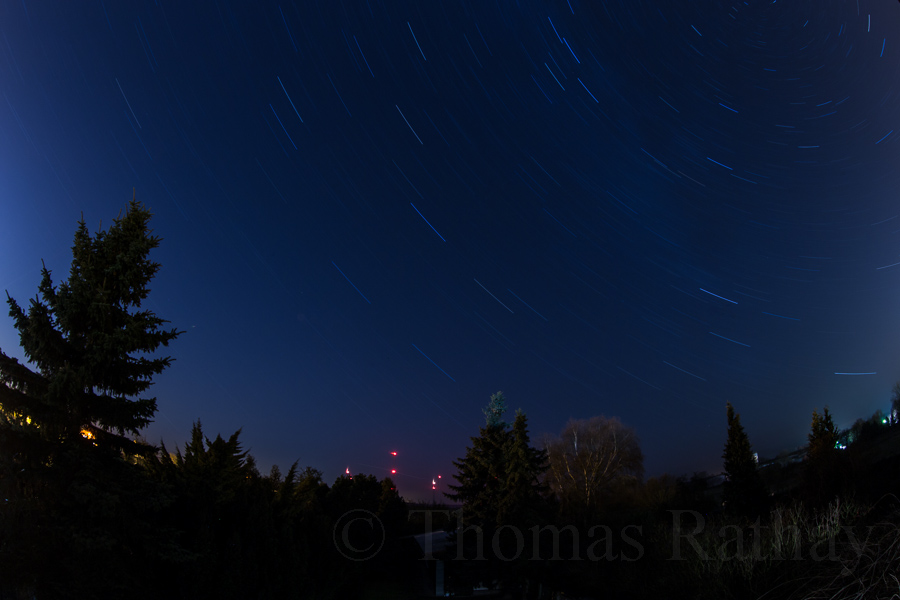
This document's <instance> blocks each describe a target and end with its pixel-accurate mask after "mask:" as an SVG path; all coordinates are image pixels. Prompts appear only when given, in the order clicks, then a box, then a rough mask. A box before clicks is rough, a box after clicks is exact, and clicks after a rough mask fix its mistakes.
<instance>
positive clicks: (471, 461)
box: [445, 392, 548, 591]
mask: <svg viewBox="0 0 900 600" xmlns="http://www.w3.org/2000/svg"><path fill="white" fill-rule="evenodd" d="M505 408H506V401H505V398H504V397H503V394H502V393H501V392H498V393H496V394H494V395H493V396H491V402H490V403H489V404H488V406H487V408H486V409H485V410H484V414H485V426H484V427H482V428H481V429H480V435H479V436H478V437H473V438H471V439H472V445H471V446H470V447H468V448H466V455H465V457H463V458H461V459H459V460H458V461H454V463H453V464H454V465H455V466H456V468H457V469H458V472H457V474H456V475H454V478H455V479H456V481H457V485H450V486H448V487H449V488H450V490H452V491H451V492H450V493H445V495H446V496H447V497H448V498H450V499H451V500H455V501H457V502H461V503H462V505H463V513H462V514H463V518H462V521H461V522H460V523H459V528H458V529H457V534H456V537H455V539H454V544H457V545H459V544H461V547H460V546H457V548H456V550H454V554H456V555H457V556H458V555H459V554H460V553H461V554H462V555H464V556H466V557H468V558H477V557H479V556H482V555H484V557H485V558H486V559H487V562H485V563H471V564H470V565H469V566H474V567H476V568H471V569H466V568H464V567H465V565H457V566H459V567H460V568H459V569H456V570H455V574H454V575H455V577H456V579H457V580H465V579H468V580H470V582H469V583H470V584H474V583H477V581H476V580H481V581H482V582H486V581H485V580H486V579H496V580H499V581H502V582H503V583H504V585H505V586H507V587H517V586H518V585H520V584H521V582H522V581H523V580H524V579H525V578H526V577H527V576H528V575H529V574H528V573H527V572H525V571H524V570H523V569H522V568H521V567H522V566H523V565H524V564H525V563H524V562H523V561H527V560H528V559H529V558H530V557H531V556H532V555H533V552H532V550H533V546H532V544H531V541H532V533H531V531H530V528H531V527H534V526H535V525H538V526H540V525H544V524H546V522H547V521H546V519H547V507H548V504H547V501H546V498H545V497H544V493H545V492H546V491H547V490H546V487H545V486H544V484H543V483H541V475H542V474H543V473H544V472H545V471H546V469H547V456H546V453H545V452H544V451H543V450H536V449H535V448H533V447H531V444H530V439H529V435H528V420H527V418H526V417H525V415H524V413H522V412H518V413H517V414H516V419H515V421H514V422H513V425H512V427H511V428H510V426H509V425H507V424H506V423H505V422H504V421H503V420H502V415H503V412H504V411H505ZM473 525H474V526H476V527H478V528H480V530H481V534H482V535H481V539H480V540H479V537H478V531H476V530H468V529H467V528H469V527H470V526H473ZM460 531H462V540H460V539H459V534H460ZM495 534H497V537H496V539H495ZM495 541H496V543H495ZM479 544H480V547H479ZM479 564H480V565H482V566H481V567H480V568H479V567H478V565H479ZM457 591H459V590H457Z"/></svg>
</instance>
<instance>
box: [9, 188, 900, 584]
mask: <svg viewBox="0 0 900 600" xmlns="http://www.w3.org/2000/svg"><path fill="white" fill-rule="evenodd" d="M149 220H150V213H149V212H148V211H147V210H146V209H144V207H143V206H141V205H140V204H138V203H136V202H134V201H132V203H131V205H130V206H129V209H128V211H127V212H126V214H125V215H124V216H121V217H120V218H119V219H116V220H115V221H114V222H113V224H112V226H110V227H109V229H108V230H106V231H100V232H98V233H96V234H94V235H91V234H90V233H89V232H88V230H87V227H86V226H85V224H84V223H83V222H82V223H80V224H79V227H78V229H77V231H76V235H75V244H74V247H73V263H72V268H71V271H70V274H69V277H68V279H67V280H66V281H64V282H62V283H60V284H59V285H54V284H53V281H52V279H51V274H50V273H49V271H47V270H46V269H44V270H43V278H42V281H41V284H40V287H39V295H38V297H37V298H36V299H34V300H32V301H31V302H30V304H29V305H28V307H27V310H26V309H24V308H22V307H21V306H20V305H19V304H18V303H17V302H16V301H15V300H14V299H11V298H10V299H9V300H8V303H9V307H10V315H11V316H12V318H13V320H14V324H15V327H16V329H17V330H18V332H19V336H20V341H21V346H22V349H23V351H24V354H25V356H26V357H27V359H28V363H27V364H22V363H19V362H18V361H17V360H15V359H13V358H10V357H8V356H7V355H6V354H4V353H3V352H2V351H0V599H7V598H9V599H20V598H21V599H24V598H29V599H30V598H37V599H40V600H44V599H54V598H74V597H78V598H103V599H105V598H126V597H127V598H192V599H193V598H217V599H220V598H221V599H224V598H241V599H243V598H422V597H428V596H429V595H432V596H433V595H434V594H435V591H436V590H440V591H443V592H444V593H447V594H451V595H455V596H461V597H464V596H474V595H481V596H488V595H493V596H494V597H508V598H533V599H545V598H546V599H550V598H553V599H556V598H562V597H567V598H576V597H585V598H653V599H665V598H709V599H714V598H715V599H726V598H797V599H799V598H829V599H863V598H900V581H898V577H900V531H898V525H900V500H898V496H900V426H898V423H897V414H898V412H897V411H898V409H900V387H897V388H895V390H894V399H893V406H892V410H891V412H890V414H889V415H884V414H881V413H876V414H875V415H873V416H872V417H871V418H869V419H867V420H862V419H861V420H859V421H857V423H856V424H855V425H854V426H853V427H852V428H851V429H849V430H847V431H843V432H842V431H839V430H838V429H837V428H836V427H835V425H834V423H833V421H832V417H831V415H830V414H829V412H828V409H827V408H826V409H824V411H823V412H822V413H821V414H820V413H819V412H818V411H814V412H813V415H812V423H811V427H810V433H809V444H808V446H807V447H806V448H805V449H803V450H802V451H798V452H796V453H793V454H787V455H784V456H780V457H777V458H776V459H774V460H772V461H762V462H759V461H757V459H756V456H755V455H754V453H753V451H752V447H751V444H750V440H749V437H748V435H747V433H746V432H745V431H744V429H743V427H742V425H741V422H740V416H739V415H738V414H737V413H736V411H735V410H734V408H733V407H732V406H731V405H727V406H726V411H725V415H724V416H725V420H724V421H723V441H724V453H723V459H724V465H725V475H724V477H723V478H717V477H709V476H706V475H704V474H695V475H694V476H693V477H691V478H689V479H688V478H684V477H683V478H680V479H675V478H672V477H669V476H663V477H658V478H651V479H649V480H646V481H645V480H644V473H643V454H642V452H641V449H640V443H639V440H638V439H637V436H636V435H635V432H634V430H633V429H631V428H629V427H627V426H625V425H624V424H622V423H621V422H619V421H618V420H617V419H615V418H606V417H595V418H592V419H588V420H582V421H571V422H570V423H569V424H568V425H566V427H565V428H564V429H563V430H562V432H561V433H560V434H559V435H558V436H555V437H547V438H545V439H543V440H540V441H539V442H537V443H533V442H532V440H531V438H530V434H529V431H528V420H527V417H526V415H524V414H523V413H521V412H518V413H516V414H515V416H514V418H513V420H512V422H506V421H505V420H504V416H505V414H506V399H505V398H504V397H503V394H501V393H497V394H495V395H493V396H492V397H491V400H490V403H489V404H488V406H487V408H486V409H485V411H484V412H485V425H484V427H482V428H481V430H480V431H479V432H478V435H477V436H475V437H473V438H472V442H471V445H470V446H469V447H468V448H467V449H466V451H465V455H464V456H463V457H461V458H460V459H459V460H458V461H457V462H456V467H457V469H458V473H457V475H456V476H455V478H456V484H455V485H452V486H451V487H450V490H451V492H450V493H449V494H448V498H449V499H450V500H452V501H453V502H454V503H455V504H454V506H453V508H452V509H451V508H450V507H446V506H438V505H431V506H412V505H408V504H407V503H406V502H405V501H404V500H403V499H401V498H400V496H399V495H398V493H397V490H396V489H395V487H394V484H393V482H392V481H391V480H390V479H388V478H385V479H381V480H379V479H377V478H376V477H374V476H372V475H365V474H357V475H353V476H352V477H351V476H350V475H346V476H342V477H339V478H338V479H337V480H336V481H334V482H333V483H331V484H330V485H329V484H328V483H326V482H325V481H323V478H322V473H321V472H319V471H317V470H316V469H314V468H312V467H306V468H299V467H298V465H296V464H295V465H293V466H291V467H290V468H289V469H288V470H287V471H286V472H284V473H282V472H281V471H280V470H279V469H278V468H277V467H273V468H272V470H271V471H270V472H269V473H267V474H263V473H260V471H259V470H258V469H257V468H256V466H255V463H254V460H253V457H252V456H250V455H249V453H248V452H246V451H245V450H243V448H242V447H241V443H240V440H239V432H236V433H234V434H233V435H231V436H230V437H229V438H228V439H224V438H222V437H221V436H219V435H216V437H215V438H211V437H208V436H207V434H205V433H204V432H203V430H202V427H201V424H200V422H197V423H196V424H195V425H194V428H193V431H192V433H191V438H190V441H189V442H188V443H187V444H186V445H185V446H184V447H183V448H176V449H174V450H175V451H174V452H169V450H168V449H167V448H166V447H165V446H164V445H162V444H161V445H160V446H159V447H156V446H153V445H150V444H148V443H146V442H145V441H143V440H142V439H141V438H140V435H139V434H140V430H141V429H142V428H143V427H145V426H146V425H147V424H148V423H149V422H150V420H151V419H152V417H153V416H154V414H155V412H156V401H155V399H152V398H141V396H142V395H143V394H144V393H145V392H146V391H147V389H148V388H149V386H150V384H151V380H152V377H153V376H154V375H157V374H159V373H160V372H162V371H163V370H164V369H165V368H166V367H168V366H169V362H170V361H169V359H168V358H164V357H160V356H159V355H158V350H159V349H160V347H161V346H167V345H168V344H169V343H170V342H172V341H174V340H175V339H176V338H177V337H178V335H179V332H178V331H176V330H174V329H173V330H166V329H164V328H163V325H164V324H165V323H166V322H165V321H164V320H162V319H160V318H159V317H157V316H156V315H155V314H153V313H152V312H151V311H149V310H146V309H144V308H142V307H141V302H142V301H143V300H145V299H146V297H147V295H148V293H149V288H148V284H149V282H150V280H151V279H152V278H153V276H154V275H155V273H156V272H157V270H158V269H159V265H158V264H156V263H153V262H152V261H150V260H149V252H150V251H151V250H152V249H153V248H155V247H156V246H157V245H158V243H159V240H158V239H157V238H155V237H153V236H152V235H151V233H150V229H149ZM413 536H416V537H413Z"/></svg>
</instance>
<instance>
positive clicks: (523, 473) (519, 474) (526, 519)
mask: <svg viewBox="0 0 900 600" xmlns="http://www.w3.org/2000/svg"><path fill="white" fill-rule="evenodd" d="M504 455H505V462H506V465H505V473H504V482H503V483H504V486H503V490H502V491H503V494H502V496H501V498H500V505H499V507H498V510H497V521H498V523H500V524H504V525H505V524H511V525H517V526H520V527H526V528H527V527H531V526H534V525H537V524H539V523H541V522H542V520H543V519H544V518H545V517H546V516H547V515H546V507H547V503H546V500H545V498H546V495H547V493H548V492H549V486H548V485H547V484H546V483H544V482H543V481H542V475H543V474H544V472H546V471H547V467H548V464H547V452H546V451H545V450H538V449H536V448H533V447H532V446H531V442H530V439H529V435H528V419H527V418H526V416H525V413H523V412H522V411H517V412H516V418H515V420H514V421H513V425H512V431H511V432H510V436H509V439H508V440H507V443H506V448H505V449H504Z"/></svg>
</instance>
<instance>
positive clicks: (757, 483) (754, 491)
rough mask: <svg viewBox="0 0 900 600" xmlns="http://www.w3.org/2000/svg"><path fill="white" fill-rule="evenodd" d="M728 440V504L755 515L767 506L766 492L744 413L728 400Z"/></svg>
mask: <svg viewBox="0 0 900 600" xmlns="http://www.w3.org/2000/svg"><path fill="white" fill-rule="evenodd" d="M727 417H728V440H727V441H726V442H725V453H724V454H723V455H722V458H724V459H725V506H726V508H728V509H729V510H731V511H733V512H736V513H738V514H741V515H746V516H753V515H755V514H758V513H759V512H760V511H761V510H762V509H763V507H764V503H765V498H766V493H765V488H764V486H763V482H762V478H761V477H760V475H759V471H758V470H757V465H756V458H755V456H754V455H753V448H752V447H751V446H750V439H749V438H748V437H747V434H746V432H744V427H743V426H742V425H741V416H740V415H739V414H737V413H735V412H734V407H733V406H731V403H730V402H729V403H728V404H727Z"/></svg>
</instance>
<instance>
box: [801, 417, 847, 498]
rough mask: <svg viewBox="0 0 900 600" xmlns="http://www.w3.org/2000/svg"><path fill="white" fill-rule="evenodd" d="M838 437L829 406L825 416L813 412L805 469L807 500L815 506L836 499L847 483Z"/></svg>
mask: <svg viewBox="0 0 900 600" xmlns="http://www.w3.org/2000/svg"><path fill="white" fill-rule="evenodd" d="M838 436H839V433H838V429H837V426H836V425H835V424H834V419H833V418H832V416H831V413H830V412H828V407H827V406H826V407H825V409H824V410H823V411H822V414H819V413H818V411H816V410H815V409H813V414H812V422H811V424H810V430H809V435H808V436H807V439H808V440H809V446H808V447H807V450H806V460H805V462H804V469H803V483H804V487H805V491H806V500H807V502H809V503H811V504H813V505H816V504H825V503H827V502H829V501H830V500H832V499H833V498H834V496H835V495H836V494H837V493H838V492H839V491H840V488H841V485H842V483H843V476H842V469H841V458H842V456H841V455H840V450H838V449H837V447H836V446H837V443H838Z"/></svg>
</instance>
